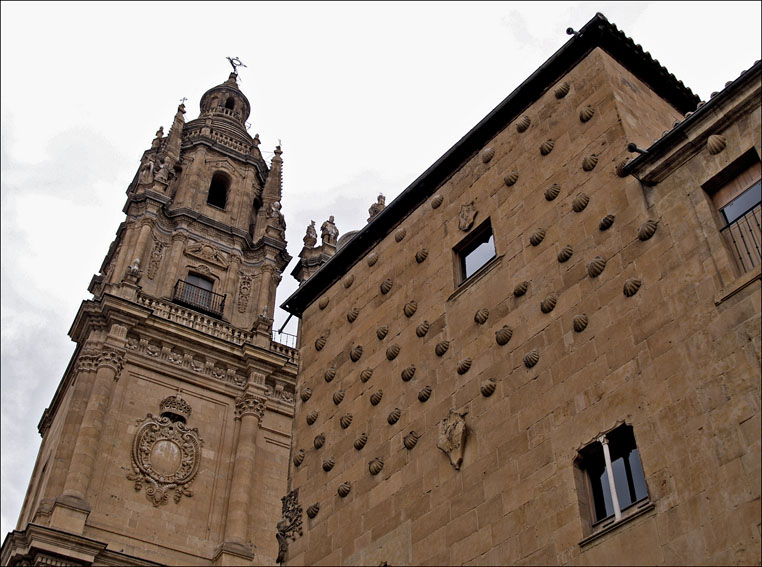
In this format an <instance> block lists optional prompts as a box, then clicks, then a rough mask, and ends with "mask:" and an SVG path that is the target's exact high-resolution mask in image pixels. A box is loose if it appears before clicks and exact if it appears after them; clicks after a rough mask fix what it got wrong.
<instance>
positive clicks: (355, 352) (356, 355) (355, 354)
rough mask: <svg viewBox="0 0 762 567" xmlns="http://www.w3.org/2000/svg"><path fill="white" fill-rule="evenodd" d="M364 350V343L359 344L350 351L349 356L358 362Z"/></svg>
mask: <svg viewBox="0 0 762 567" xmlns="http://www.w3.org/2000/svg"><path fill="white" fill-rule="evenodd" d="M362 350H363V349H362V345H357V346H356V347H355V348H353V349H352V350H351V351H349V358H351V359H352V362H357V361H358V360H360V357H361V356H362Z"/></svg>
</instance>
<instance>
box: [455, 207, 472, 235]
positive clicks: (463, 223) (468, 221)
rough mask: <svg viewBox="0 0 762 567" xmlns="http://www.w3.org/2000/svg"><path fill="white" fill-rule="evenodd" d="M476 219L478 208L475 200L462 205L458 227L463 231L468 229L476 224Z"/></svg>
mask: <svg viewBox="0 0 762 567" xmlns="http://www.w3.org/2000/svg"><path fill="white" fill-rule="evenodd" d="M474 219H476V209H475V208H474V202H473V201H471V202H470V203H466V204H465V205H461V207H460V214H458V228H459V229H460V230H462V231H463V232H468V230H469V229H470V228H471V227H472V226H473V225H474Z"/></svg>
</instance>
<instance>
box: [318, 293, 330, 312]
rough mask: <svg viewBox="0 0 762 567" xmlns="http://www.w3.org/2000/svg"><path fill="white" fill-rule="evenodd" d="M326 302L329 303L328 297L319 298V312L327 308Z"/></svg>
mask: <svg viewBox="0 0 762 567" xmlns="http://www.w3.org/2000/svg"><path fill="white" fill-rule="evenodd" d="M328 301H329V299H328V297H327V296H325V295H324V296H323V297H321V298H320V300H319V301H318V307H320V310H321V311H322V310H323V309H325V308H326V307H328Z"/></svg>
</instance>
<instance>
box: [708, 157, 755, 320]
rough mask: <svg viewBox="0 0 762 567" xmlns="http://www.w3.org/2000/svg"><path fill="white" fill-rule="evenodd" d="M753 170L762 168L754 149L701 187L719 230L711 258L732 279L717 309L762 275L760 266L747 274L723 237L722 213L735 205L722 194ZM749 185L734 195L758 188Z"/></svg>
mask: <svg viewBox="0 0 762 567" xmlns="http://www.w3.org/2000/svg"><path fill="white" fill-rule="evenodd" d="M758 164H759V165H758ZM753 166H757V167H762V160H760V156H759V153H758V152H757V150H756V148H754V147H751V148H749V149H747V150H746V151H745V152H743V153H741V154H740V155H739V156H738V157H737V158H735V159H734V160H733V161H732V162H730V163H729V164H727V165H726V166H725V167H723V168H722V170H721V171H719V172H718V173H716V174H715V175H713V176H712V177H711V178H709V179H708V180H706V181H705V182H704V183H702V184H701V192H702V193H703V195H704V198H705V199H706V201H707V203H708V204H709V208H710V209H711V211H712V216H713V218H714V222H715V225H716V227H717V233H716V236H715V237H714V238H709V239H708V240H709V245H710V248H711V250H712V255H713V256H714V257H715V258H717V259H718V261H719V263H720V264H719V265H720V266H725V270H724V273H726V274H730V279H729V280H728V279H727V278H726V281H729V284H728V285H725V287H723V288H722V289H721V290H720V291H719V292H718V293H717V294H716V295H715V300H714V303H715V305H719V304H721V303H722V302H724V301H726V300H727V299H729V298H730V297H732V296H734V295H735V294H737V293H738V292H739V291H741V290H743V289H745V288H746V287H747V286H749V285H750V284H751V283H753V282H754V281H756V280H758V279H760V275H761V274H762V271H761V268H762V264H757V265H756V266H753V267H751V268H750V269H748V270H744V269H743V267H742V266H740V265H739V261H738V259H737V258H736V253H735V252H734V250H733V249H732V246H731V244H729V242H728V239H727V238H726V237H725V236H724V235H723V234H722V229H723V228H724V227H725V225H726V224H727V223H726V222H725V216H724V214H723V213H722V208H723V207H724V206H726V205H727V204H728V203H729V202H731V201H732V198H726V197H725V196H724V194H723V192H724V191H728V190H732V187H733V185H734V184H736V185H737V184H738V182H739V179H742V178H743V177H744V176H746V177H749V171H750V170H751V169H753ZM759 171H760V170H759V169H758V170H757V172H756V173H752V174H751V175H752V176H753V175H759V173H758V172H759ZM757 181H758V179H757ZM749 183H750V185H749V187H746V188H745V189H744V190H743V191H741V192H739V193H737V194H734V195H733V196H734V197H738V196H739V195H740V194H742V193H743V192H744V191H746V190H748V189H750V188H751V187H753V186H754V185H755V183H754V182H753V181H751V180H750V182H749ZM714 242H716V244H713V243H714Z"/></svg>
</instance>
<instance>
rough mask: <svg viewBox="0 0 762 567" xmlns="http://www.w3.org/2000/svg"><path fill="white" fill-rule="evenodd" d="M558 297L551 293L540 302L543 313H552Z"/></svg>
mask: <svg viewBox="0 0 762 567" xmlns="http://www.w3.org/2000/svg"><path fill="white" fill-rule="evenodd" d="M557 301H558V299H557V298H556V296H555V295H549V296H548V297H546V298H545V299H543V300H542V302H540V309H541V310H542V312H543V313H550V312H551V311H553V309H554V308H555V306H556V302H557Z"/></svg>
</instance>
